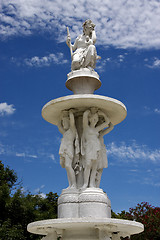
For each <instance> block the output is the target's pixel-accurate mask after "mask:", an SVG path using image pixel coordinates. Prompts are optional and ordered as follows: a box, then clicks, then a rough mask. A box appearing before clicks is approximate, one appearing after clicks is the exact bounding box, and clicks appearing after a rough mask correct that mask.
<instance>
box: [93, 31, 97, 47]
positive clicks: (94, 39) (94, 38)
mask: <svg viewBox="0 0 160 240" xmlns="http://www.w3.org/2000/svg"><path fill="white" fill-rule="evenodd" d="M96 39H97V37H96V32H95V30H93V31H92V41H93V44H95V43H96Z"/></svg>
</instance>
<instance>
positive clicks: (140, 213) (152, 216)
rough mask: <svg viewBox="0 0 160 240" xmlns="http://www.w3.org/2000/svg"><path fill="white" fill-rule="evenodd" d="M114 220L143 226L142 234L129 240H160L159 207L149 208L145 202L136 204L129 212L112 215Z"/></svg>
mask: <svg viewBox="0 0 160 240" xmlns="http://www.w3.org/2000/svg"><path fill="white" fill-rule="evenodd" d="M112 215H113V217H115V218H122V219H128V220H132V221H137V222H141V223H142V224H144V232H142V233H140V234H136V235H132V236H131V240H160V207H154V206H151V205H150V204H149V203H147V202H142V203H141V204H137V206H136V207H135V208H130V209H129V212H125V211H122V212H121V213H118V214H115V213H112ZM125 239H126V240H127V239H128V238H125Z"/></svg>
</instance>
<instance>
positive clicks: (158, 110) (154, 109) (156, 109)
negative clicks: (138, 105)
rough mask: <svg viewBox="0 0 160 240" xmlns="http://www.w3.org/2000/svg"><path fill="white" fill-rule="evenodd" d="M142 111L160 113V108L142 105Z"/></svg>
mask: <svg viewBox="0 0 160 240" xmlns="http://www.w3.org/2000/svg"><path fill="white" fill-rule="evenodd" d="M144 111H145V113H146V114H160V109H159V108H153V109H151V108H150V107H148V106H144Z"/></svg>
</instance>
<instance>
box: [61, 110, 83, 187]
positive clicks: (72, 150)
mask: <svg viewBox="0 0 160 240" xmlns="http://www.w3.org/2000/svg"><path fill="white" fill-rule="evenodd" d="M58 128H59V131H60V132H61V133H62V134H63V138H62V140H61V145H60V149H59V155H60V164H61V166H62V167H63V168H65V169H66V171H67V177H68V182H69V187H74V188H76V177H75V172H74V170H73V167H72V165H73V160H74V157H75V155H78V153H79V141H78V134H77V130H76V127H75V119H74V115H73V111H72V110H69V111H63V116H62V118H61V121H60V123H59V126H58Z"/></svg>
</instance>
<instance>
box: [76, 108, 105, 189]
mask: <svg viewBox="0 0 160 240" xmlns="http://www.w3.org/2000/svg"><path fill="white" fill-rule="evenodd" d="M98 120H99V114H98V112H97V111H95V109H91V110H86V111H85V112H84V114H83V134H82V140H81V154H82V156H83V167H84V184H83V187H82V188H87V187H96V183H95V181H96V173H97V167H98V159H99V154H100V151H101V142H100V139H99V133H100V131H102V130H103V129H104V128H106V127H107V126H108V118H107V116H106V115H105V114H104V122H103V123H102V124H100V125H98V126H97V123H98Z"/></svg>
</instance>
